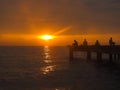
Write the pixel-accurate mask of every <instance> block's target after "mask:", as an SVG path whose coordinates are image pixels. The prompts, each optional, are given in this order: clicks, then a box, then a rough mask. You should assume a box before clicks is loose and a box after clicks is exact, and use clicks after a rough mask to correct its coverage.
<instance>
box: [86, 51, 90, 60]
mask: <svg viewBox="0 0 120 90" xmlns="http://www.w3.org/2000/svg"><path fill="white" fill-rule="evenodd" d="M87 60H91V52H90V51H87Z"/></svg>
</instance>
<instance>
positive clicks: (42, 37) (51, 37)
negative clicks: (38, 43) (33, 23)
mask: <svg viewBox="0 0 120 90" xmlns="http://www.w3.org/2000/svg"><path fill="white" fill-rule="evenodd" d="M38 38H40V39H43V40H51V39H53V38H54V36H52V35H47V34H46V35H42V36H38Z"/></svg>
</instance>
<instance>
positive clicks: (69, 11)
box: [0, 0, 120, 34]
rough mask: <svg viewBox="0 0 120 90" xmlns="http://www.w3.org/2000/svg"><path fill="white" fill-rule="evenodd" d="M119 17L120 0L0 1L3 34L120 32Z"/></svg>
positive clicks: (0, 31)
mask: <svg viewBox="0 0 120 90" xmlns="http://www.w3.org/2000/svg"><path fill="white" fill-rule="evenodd" d="M119 16H120V1H119V0H102V1H101V0H0V33H33V32H36V33H37V32H41V30H42V29H43V28H46V27H48V28H53V31H54V29H55V30H59V29H61V28H64V27H66V26H72V28H71V30H69V32H66V34H78V33H79V34H82V33H118V32H119V29H120V26H119V24H120V17H119Z"/></svg>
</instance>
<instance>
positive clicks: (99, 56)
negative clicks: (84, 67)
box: [97, 52, 102, 61]
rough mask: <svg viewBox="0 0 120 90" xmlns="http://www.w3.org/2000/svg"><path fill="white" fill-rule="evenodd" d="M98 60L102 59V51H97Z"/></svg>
mask: <svg viewBox="0 0 120 90" xmlns="http://www.w3.org/2000/svg"><path fill="white" fill-rule="evenodd" d="M97 60H98V61H101V60H102V53H101V52H97Z"/></svg>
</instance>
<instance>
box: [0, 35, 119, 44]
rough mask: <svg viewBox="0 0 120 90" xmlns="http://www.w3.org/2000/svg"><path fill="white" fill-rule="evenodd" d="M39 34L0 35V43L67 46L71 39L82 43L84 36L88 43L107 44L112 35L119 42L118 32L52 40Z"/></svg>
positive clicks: (62, 36) (66, 36) (58, 37)
mask: <svg viewBox="0 0 120 90" xmlns="http://www.w3.org/2000/svg"><path fill="white" fill-rule="evenodd" d="M38 36H39V35H32V34H31V35H22V34H19V35H17V34H14V35H13V34H6V35H2V36H1V37H0V45H15V46H16V45H17V46H43V45H50V46H63V45H65V46H67V45H70V44H72V42H73V40H74V39H76V40H77V41H78V42H79V44H82V42H83V40H84V39H85V38H86V39H87V41H88V43H89V44H94V43H95V41H96V40H97V39H98V40H99V41H100V43H101V44H108V40H109V38H110V37H111V36H113V40H114V41H115V42H116V44H120V39H119V36H120V35H119V34H115V35H109V34H104V35H103V34H102V35H56V37H55V38H54V39H52V40H47V41H46V40H42V39H40V38H38Z"/></svg>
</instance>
